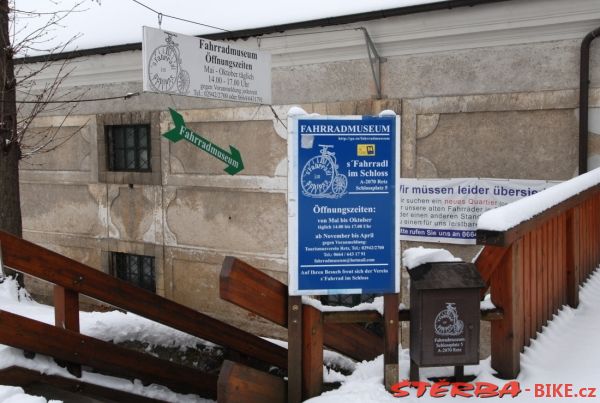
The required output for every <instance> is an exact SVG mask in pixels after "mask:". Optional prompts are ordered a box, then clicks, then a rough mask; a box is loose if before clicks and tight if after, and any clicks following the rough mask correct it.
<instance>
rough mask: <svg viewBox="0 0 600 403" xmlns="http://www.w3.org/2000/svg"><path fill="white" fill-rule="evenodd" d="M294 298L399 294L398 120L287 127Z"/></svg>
mask: <svg viewBox="0 0 600 403" xmlns="http://www.w3.org/2000/svg"><path fill="white" fill-rule="evenodd" d="M289 127H290V128H291V131H292V132H291V133H290V139H289V141H288V153H289V155H288V157H289V161H290V166H289V176H288V177H289V183H288V202H289V203H288V209H289V211H288V212H289V214H288V216H289V234H288V240H289V267H290V269H289V287H290V295H326V294H361V293H378V294H385V293H398V292H399V291H400V279H399V278H400V277H399V267H400V254H399V245H398V237H399V234H400V228H399V225H400V222H399V218H398V215H399V202H398V198H399V196H398V186H397V185H396V183H397V181H398V179H399V177H400V147H399V140H400V135H399V133H400V130H399V118H398V117H397V116H396V115H395V114H394V115H392V116H389V115H388V116H378V117H373V116H341V117H340V116H327V117H322V116H318V117H312V116H300V117H297V118H292V119H291V121H290V126H289Z"/></svg>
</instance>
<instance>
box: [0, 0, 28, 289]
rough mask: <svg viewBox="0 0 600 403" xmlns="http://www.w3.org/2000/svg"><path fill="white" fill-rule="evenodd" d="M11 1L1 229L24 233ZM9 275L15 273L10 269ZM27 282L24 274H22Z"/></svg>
mask: <svg viewBox="0 0 600 403" xmlns="http://www.w3.org/2000/svg"><path fill="white" fill-rule="evenodd" d="M9 12H10V10H9V5H8V0H0V230H3V231H6V232H10V233H11V234H14V235H16V236H19V237H21V236H22V235H23V227H22V223H21V204H20V198H19V159H20V157H21V149H20V144H19V138H18V136H17V104H16V88H15V86H16V81H15V71H14V62H13V50H12V46H11V43H10V36H9V34H8V18H9ZM6 274H11V275H12V274H15V273H14V272H12V271H11V273H9V272H8V270H7V271H6ZM17 279H18V281H19V284H20V285H21V286H22V285H23V277H22V275H18V276H17Z"/></svg>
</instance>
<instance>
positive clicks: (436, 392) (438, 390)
mask: <svg viewBox="0 0 600 403" xmlns="http://www.w3.org/2000/svg"><path fill="white" fill-rule="evenodd" d="M448 385H450V382H446V381H442V382H435V383H434V384H433V385H431V390H430V391H429V396H431V397H444V396H446V394H448V388H446V386H448Z"/></svg>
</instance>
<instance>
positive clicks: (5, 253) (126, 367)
mask: <svg viewBox="0 0 600 403" xmlns="http://www.w3.org/2000/svg"><path fill="white" fill-rule="evenodd" d="M0 250H1V253H2V258H3V263H4V265H5V266H7V267H9V268H12V269H14V270H17V271H20V272H23V273H26V274H29V275H31V276H34V277H37V278H39V279H42V280H45V281H48V282H51V283H53V284H55V290H54V300H55V324H56V328H55V329H54V330H55V331H58V332H57V333H56V337H58V338H61V339H63V340H71V341H73V340H74V342H73V343H75V344H78V345H79V344H82V343H84V344H86V345H90V343H94V344H93V346H94V349H95V351H94V354H93V356H89V354H83V352H82V351H79V349H78V347H77V346H76V345H74V344H73V343H71V342H66V341H65V343H63V344H64V346H63V348H62V350H61V353H60V354H56V355H55V357H56V358H58V359H61V360H64V361H65V362H66V363H67V364H68V368H69V369H70V372H72V373H74V374H76V375H77V374H78V373H79V372H80V369H79V368H78V366H79V365H89V366H92V367H94V366H100V368H99V369H103V370H109V369H113V370H114V371H113V372H115V371H116V372H117V373H121V370H120V369H119V368H120V367H122V368H123V371H124V374H125V375H126V374H129V375H131V376H135V377H140V378H141V379H144V380H145V381H152V376H151V375H152V373H153V371H154V372H155V373H156V374H157V378H156V379H157V380H156V382H158V381H161V382H163V383H164V384H165V386H171V387H173V388H174V389H175V390H182V391H185V392H189V391H190V388H188V387H184V385H185V384H186V381H192V379H195V381H194V382H193V385H195V386H193V387H191V390H193V391H194V393H197V394H200V395H203V396H206V397H215V396H216V390H217V378H216V377H215V376H210V375H207V374H204V373H201V372H200V371H193V370H192V369H191V368H186V370H187V369H189V371H188V372H189V374H190V376H184V375H183V372H185V370H181V371H179V370H173V371H172V374H173V375H172V376H171V381H169V382H167V380H166V379H163V378H161V377H159V376H158V374H161V373H163V372H164V368H170V367H169V366H168V365H167V364H169V363H168V362H167V363H165V361H162V360H156V362H151V361H152V360H146V359H142V358H139V357H138V356H137V355H135V356H133V355H127V353H126V352H123V351H121V350H122V349H118V348H116V347H117V346H112V345H110V344H109V343H104V342H100V341H99V340H96V339H92V338H89V337H86V336H83V335H81V334H79V294H84V295H87V296H89V297H92V298H94V299H97V300H100V301H103V302H105V303H107V304H110V305H112V306H115V307H118V308H121V309H124V310H126V311H129V312H133V313H135V314H138V315H140V316H143V317H146V318H148V319H151V320H153V321H156V322H159V323H162V324H164V325H166V326H170V327H172V328H174V329H177V330H180V331H183V332H185V333H188V334H191V335H194V336H197V337H200V338H202V339H204V340H208V341H211V342H213V343H215V344H219V345H221V346H223V347H226V348H228V349H230V350H233V351H235V352H238V353H240V354H242V355H243V356H245V357H249V358H252V359H253V360H259V361H261V362H263V363H267V364H270V365H274V366H277V367H279V368H282V369H285V368H287V350H286V349H285V348H283V347H281V346H278V345H275V344H273V343H271V342H269V341H266V340H264V339H262V338H260V337H257V336H255V335H253V334H251V333H248V332H245V331H243V330H240V329H238V328H236V327H233V326H231V325H229V324H227V323H224V322H221V321H219V320H217V319H214V318H211V317H210V316H207V315H204V314H202V313H200V312H197V311H195V310H193V309H190V308H188V307H185V306H183V305H180V304H178V303H176V302H173V301H171V300H168V299H165V298H162V297H160V296H158V295H156V294H154V293H151V292H149V291H146V290H144V289H142V288H139V287H136V286H133V285H131V284H129V283H127V282H125V281H122V280H119V279H117V278H115V277H113V276H110V275H108V274H105V273H102V272H100V271H98V270H95V269H93V268H91V267H89V266H86V265H84V264H82V263H79V262H77V261H75V260H72V259H69V258H67V257H65V256H62V255H60V254H58V253H55V252H52V251H50V250H48V249H45V248H43V247H41V246H38V245H35V244H33V243H31V242H27V241H25V240H23V239H20V238H17V237H14V236H12V235H10V234H7V233H5V232H2V231H0ZM0 312H1V311H0ZM15 316H16V315H12V316H11V315H9V314H8V313H5V312H1V314H0V321H2V322H4V323H5V324H3V325H2V326H0V328H2V329H0V339H1V340H0V343H3V344H8V345H11V346H14V347H18V348H23V349H26V350H30V351H33V352H39V353H41V354H50V353H51V352H52V351H53V350H52V349H51V348H49V345H48V343H49V342H50V341H51V340H52V337H45V338H44V337H40V338H36V339H35V340H34V339H31V340H29V339H27V340H29V341H31V343H29V344H27V345H24V344H22V343H25V342H26V341H27V340H25V339H22V338H21V337H19V334H20V333H14V332H13V333H10V332H9V330H10V329H8V328H10V327H11V326H12V325H11V324H10V323H12V322H13V321H14V323H15V324H19V326H22V329H24V330H23V332H25V333H27V332H29V330H28V329H34V328H35V329H38V330H37V331H39V332H42V333H43V332H46V331H49V330H48V329H47V327H44V326H48V325H44V326H42V324H40V323H39V322H36V321H32V320H30V319H27V318H22V317H19V316H16V317H15ZM50 327H51V326H50ZM20 339H22V340H20ZM90 340H91V341H90ZM113 347H115V348H113ZM50 355H52V354H50ZM104 355H106V356H107V357H108V356H110V357H112V358H114V360H115V361H114V362H105V363H104V362H103V361H102V360H101V359H100V358H103V356H104ZM119 355H121V356H122V357H123V359H122V360H119V359H118V357H119ZM126 357H127V358H126ZM135 357H138V358H135ZM149 358H153V357H149ZM69 363H70V364H69ZM161 365H162V366H163V368H162V369H161ZM149 368H152V370H151V371H149ZM165 376H166V375H165ZM200 378H202V379H200Z"/></svg>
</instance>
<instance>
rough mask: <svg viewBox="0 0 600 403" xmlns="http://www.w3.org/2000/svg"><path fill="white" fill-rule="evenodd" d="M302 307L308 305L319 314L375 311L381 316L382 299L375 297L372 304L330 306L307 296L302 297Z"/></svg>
mask: <svg viewBox="0 0 600 403" xmlns="http://www.w3.org/2000/svg"><path fill="white" fill-rule="evenodd" d="M302 303H303V304H304V305H310V306H312V307H314V308H316V309H318V310H319V311H321V312H342V311H377V312H379V313H380V314H382V315H383V297H375V298H374V299H373V302H363V303H361V304H358V305H356V306H337V305H336V306H331V305H323V304H322V303H321V301H319V300H318V299H314V298H310V297H307V296H303V297H302Z"/></svg>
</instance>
